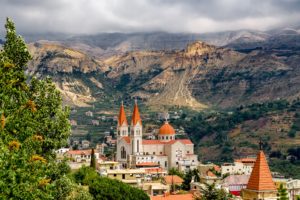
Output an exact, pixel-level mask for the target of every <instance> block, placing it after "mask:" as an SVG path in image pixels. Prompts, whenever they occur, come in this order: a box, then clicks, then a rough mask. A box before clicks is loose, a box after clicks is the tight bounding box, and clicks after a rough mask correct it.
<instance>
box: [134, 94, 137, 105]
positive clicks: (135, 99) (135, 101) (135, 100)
mask: <svg viewBox="0 0 300 200" xmlns="http://www.w3.org/2000/svg"><path fill="white" fill-rule="evenodd" d="M134 104H137V97H136V96H135V97H134Z"/></svg>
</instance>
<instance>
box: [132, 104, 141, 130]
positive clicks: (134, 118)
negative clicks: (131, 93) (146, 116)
mask: <svg viewBox="0 0 300 200" xmlns="http://www.w3.org/2000/svg"><path fill="white" fill-rule="evenodd" d="M134 101H135V102H134V108H133V114H132V118H131V124H132V125H134V126H135V125H136V124H137V123H138V122H140V124H142V120H141V117H140V112H139V108H138V105H137V100H136V99H135V100H134Z"/></svg>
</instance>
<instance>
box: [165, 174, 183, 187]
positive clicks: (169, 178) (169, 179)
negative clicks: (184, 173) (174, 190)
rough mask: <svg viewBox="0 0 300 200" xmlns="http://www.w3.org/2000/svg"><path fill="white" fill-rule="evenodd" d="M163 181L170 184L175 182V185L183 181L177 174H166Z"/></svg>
mask: <svg viewBox="0 0 300 200" xmlns="http://www.w3.org/2000/svg"><path fill="white" fill-rule="evenodd" d="M164 181H165V182H166V184H168V185H171V184H177V185H181V184H182V183H183V179H182V178H180V177H179V176H177V175H168V176H165V177H164Z"/></svg>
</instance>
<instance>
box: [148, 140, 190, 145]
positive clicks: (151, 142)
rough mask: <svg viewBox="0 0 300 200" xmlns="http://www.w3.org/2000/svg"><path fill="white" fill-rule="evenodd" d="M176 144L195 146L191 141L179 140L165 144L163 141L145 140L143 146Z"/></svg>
mask: <svg viewBox="0 0 300 200" xmlns="http://www.w3.org/2000/svg"><path fill="white" fill-rule="evenodd" d="M176 142H181V143H183V144H193V143H192V141H191V140H189V139H177V140H171V141H168V142H164V141H161V140H143V145H147V144H174V143H176Z"/></svg>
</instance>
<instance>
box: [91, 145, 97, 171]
mask: <svg viewBox="0 0 300 200" xmlns="http://www.w3.org/2000/svg"><path fill="white" fill-rule="evenodd" d="M90 167H91V168H93V169H96V156H95V151H94V149H92V153H91V164H90Z"/></svg>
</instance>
